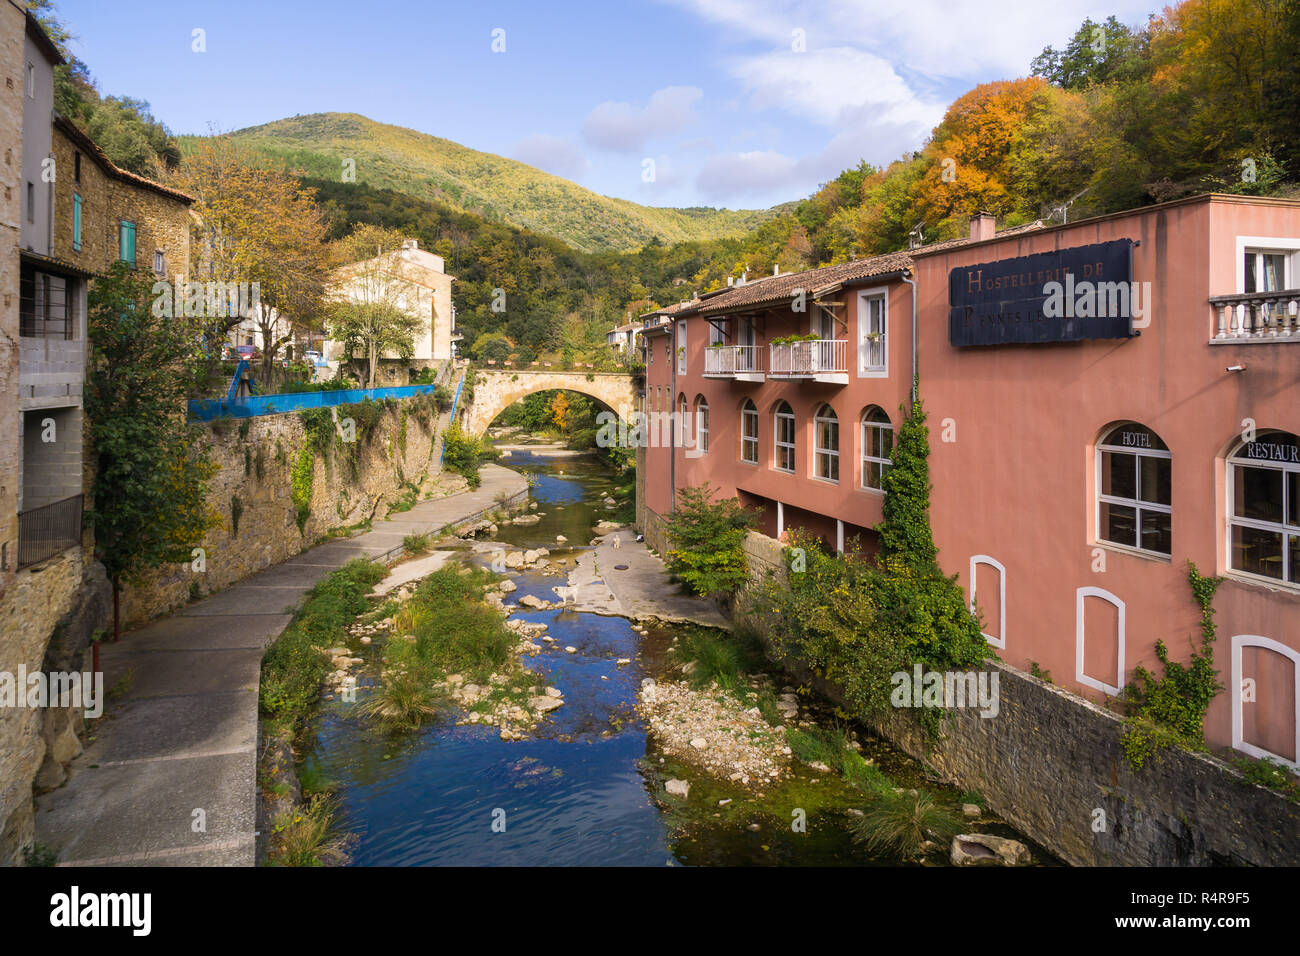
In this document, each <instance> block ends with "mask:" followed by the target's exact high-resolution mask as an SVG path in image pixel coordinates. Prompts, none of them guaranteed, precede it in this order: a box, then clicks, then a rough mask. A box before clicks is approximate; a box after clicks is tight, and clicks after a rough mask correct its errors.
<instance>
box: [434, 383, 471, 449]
mask: <svg viewBox="0 0 1300 956" xmlns="http://www.w3.org/2000/svg"><path fill="white" fill-rule="evenodd" d="M467 371H469V369H468V368H463V369H461V372H460V381H459V382H457V383H456V395H455V396H454V397H453V398H452V400H451V415H449V416H448V418H447V421H448V423H451V422H454V421H455V420H456V409H457V408H458V407H459V406H460V390H461V389H462V388H464V387H465V373H466V372H467ZM446 454H447V443H446V442H445V441H444V442H443V443H442V445H441V446H440V447H439V448H438V470H439V471H442V459H443V456H444V455H446Z"/></svg>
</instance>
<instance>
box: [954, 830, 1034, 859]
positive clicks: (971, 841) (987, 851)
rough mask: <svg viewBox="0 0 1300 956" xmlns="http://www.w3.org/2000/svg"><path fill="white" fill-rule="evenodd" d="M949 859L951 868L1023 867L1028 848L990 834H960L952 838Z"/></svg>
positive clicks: (1019, 843) (1017, 842)
mask: <svg viewBox="0 0 1300 956" xmlns="http://www.w3.org/2000/svg"><path fill="white" fill-rule="evenodd" d="M951 858H952V865H953V866H1023V865H1024V864H1026V863H1028V862H1029V848H1028V847H1027V846H1025V845H1024V844H1023V843H1021V842H1020V841H1018V840H1008V839H1007V838H1006V837H1000V836H993V835H992V834H990V833H960V834H958V835H957V836H955V837H953V838H952V853H951Z"/></svg>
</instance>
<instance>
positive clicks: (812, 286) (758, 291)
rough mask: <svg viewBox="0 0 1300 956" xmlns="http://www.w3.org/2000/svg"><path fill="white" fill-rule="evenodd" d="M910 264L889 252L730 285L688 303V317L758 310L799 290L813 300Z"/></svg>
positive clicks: (900, 254) (905, 257) (903, 256)
mask: <svg viewBox="0 0 1300 956" xmlns="http://www.w3.org/2000/svg"><path fill="white" fill-rule="evenodd" d="M911 265H912V260H911V257H910V256H908V254H907V253H905V252H891V253H888V254H886V255H883V256H872V257H871V258H869V259H854V260H853V261H851V262H842V263H840V264H839V265H834V266H824V267H822V268H820V269H805V270H804V271H803V272H790V273H786V274H784V275H777V276H763V277H762V278H761V279H755V280H753V281H751V282H746V283H745V284H744V285H736V286H731V287H729V288H727V289H723V290H720V291H719V292H717V293H710V294H709V295H707V296H702V297H701V298H700V299H699V300H698V301H697V302H693V303H688V306H691V308H690V312H691V313H692V314H700V315H717V314H719V313H723V312H735V311H736V310H738V309H750V308H762V307H766V306H769V305H772V304H773V303H776V302H784V301H786V300H788V299H791V298H793V297H794V296H795V295H797V294H798V293H799V292H800V291H801V290H802V291H803V292H804V293H805V294H806V295H807V296H809V297H810V298H816V297H817V296H818V295H820V294H822V293H828V292H832V291H835V290H837V289H839V288H840V287H841V286H845V285H852V284H854V283H857V282H860V281H863V280H866V279H873V278H878V277H881V276H887V275H897V274H901V273H904V272H907V271H908V270H909V269H910V268H911Z"/></svg>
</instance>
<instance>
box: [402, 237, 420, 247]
mask: <svg viewBox="0 0 1300 956" xmlns="http://www.w3.org/2000/svg"><path fill="white" fill-rule="evenodd" d="M402 248H403V249H419V248H420V240H418V239H403V240H402Z"/></svg>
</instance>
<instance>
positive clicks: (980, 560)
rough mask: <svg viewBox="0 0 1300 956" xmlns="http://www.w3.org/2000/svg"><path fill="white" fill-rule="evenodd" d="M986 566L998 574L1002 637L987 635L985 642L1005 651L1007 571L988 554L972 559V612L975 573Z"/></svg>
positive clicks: (999, 614) (973, 608)
mask: <svg viewBox="0 0 1300 956" xmlns="http://www.w3.org/2000/svg"><path fill="white" fill-rule="evenodd" d="M981 564H983V565H986V566H988V567H990V568H993V569H995V570H996V571H997V572H998V633H999V634H1000V635H1002V636H1001V637H994V636H993V635H992V634H985V633H984V632H983V631H980V634H982V635H983V636H984V640H986V641H988V642H989V644H991V645H992V646H993V647H996V648H999V649H1001V650H1005V649H1006V646H1007V569H1006V567H1004V566H1003V564H1002V562H1001V561H999V560H998V559H997V558H994V557H990V556H989V555H987V554H973V555H971V559H970V612H971V613H972V614H974V613H975V582H976V580H977V579H976V577H975V571H976V569H977V568H978V567H979V565H981Z"/></svg>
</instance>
